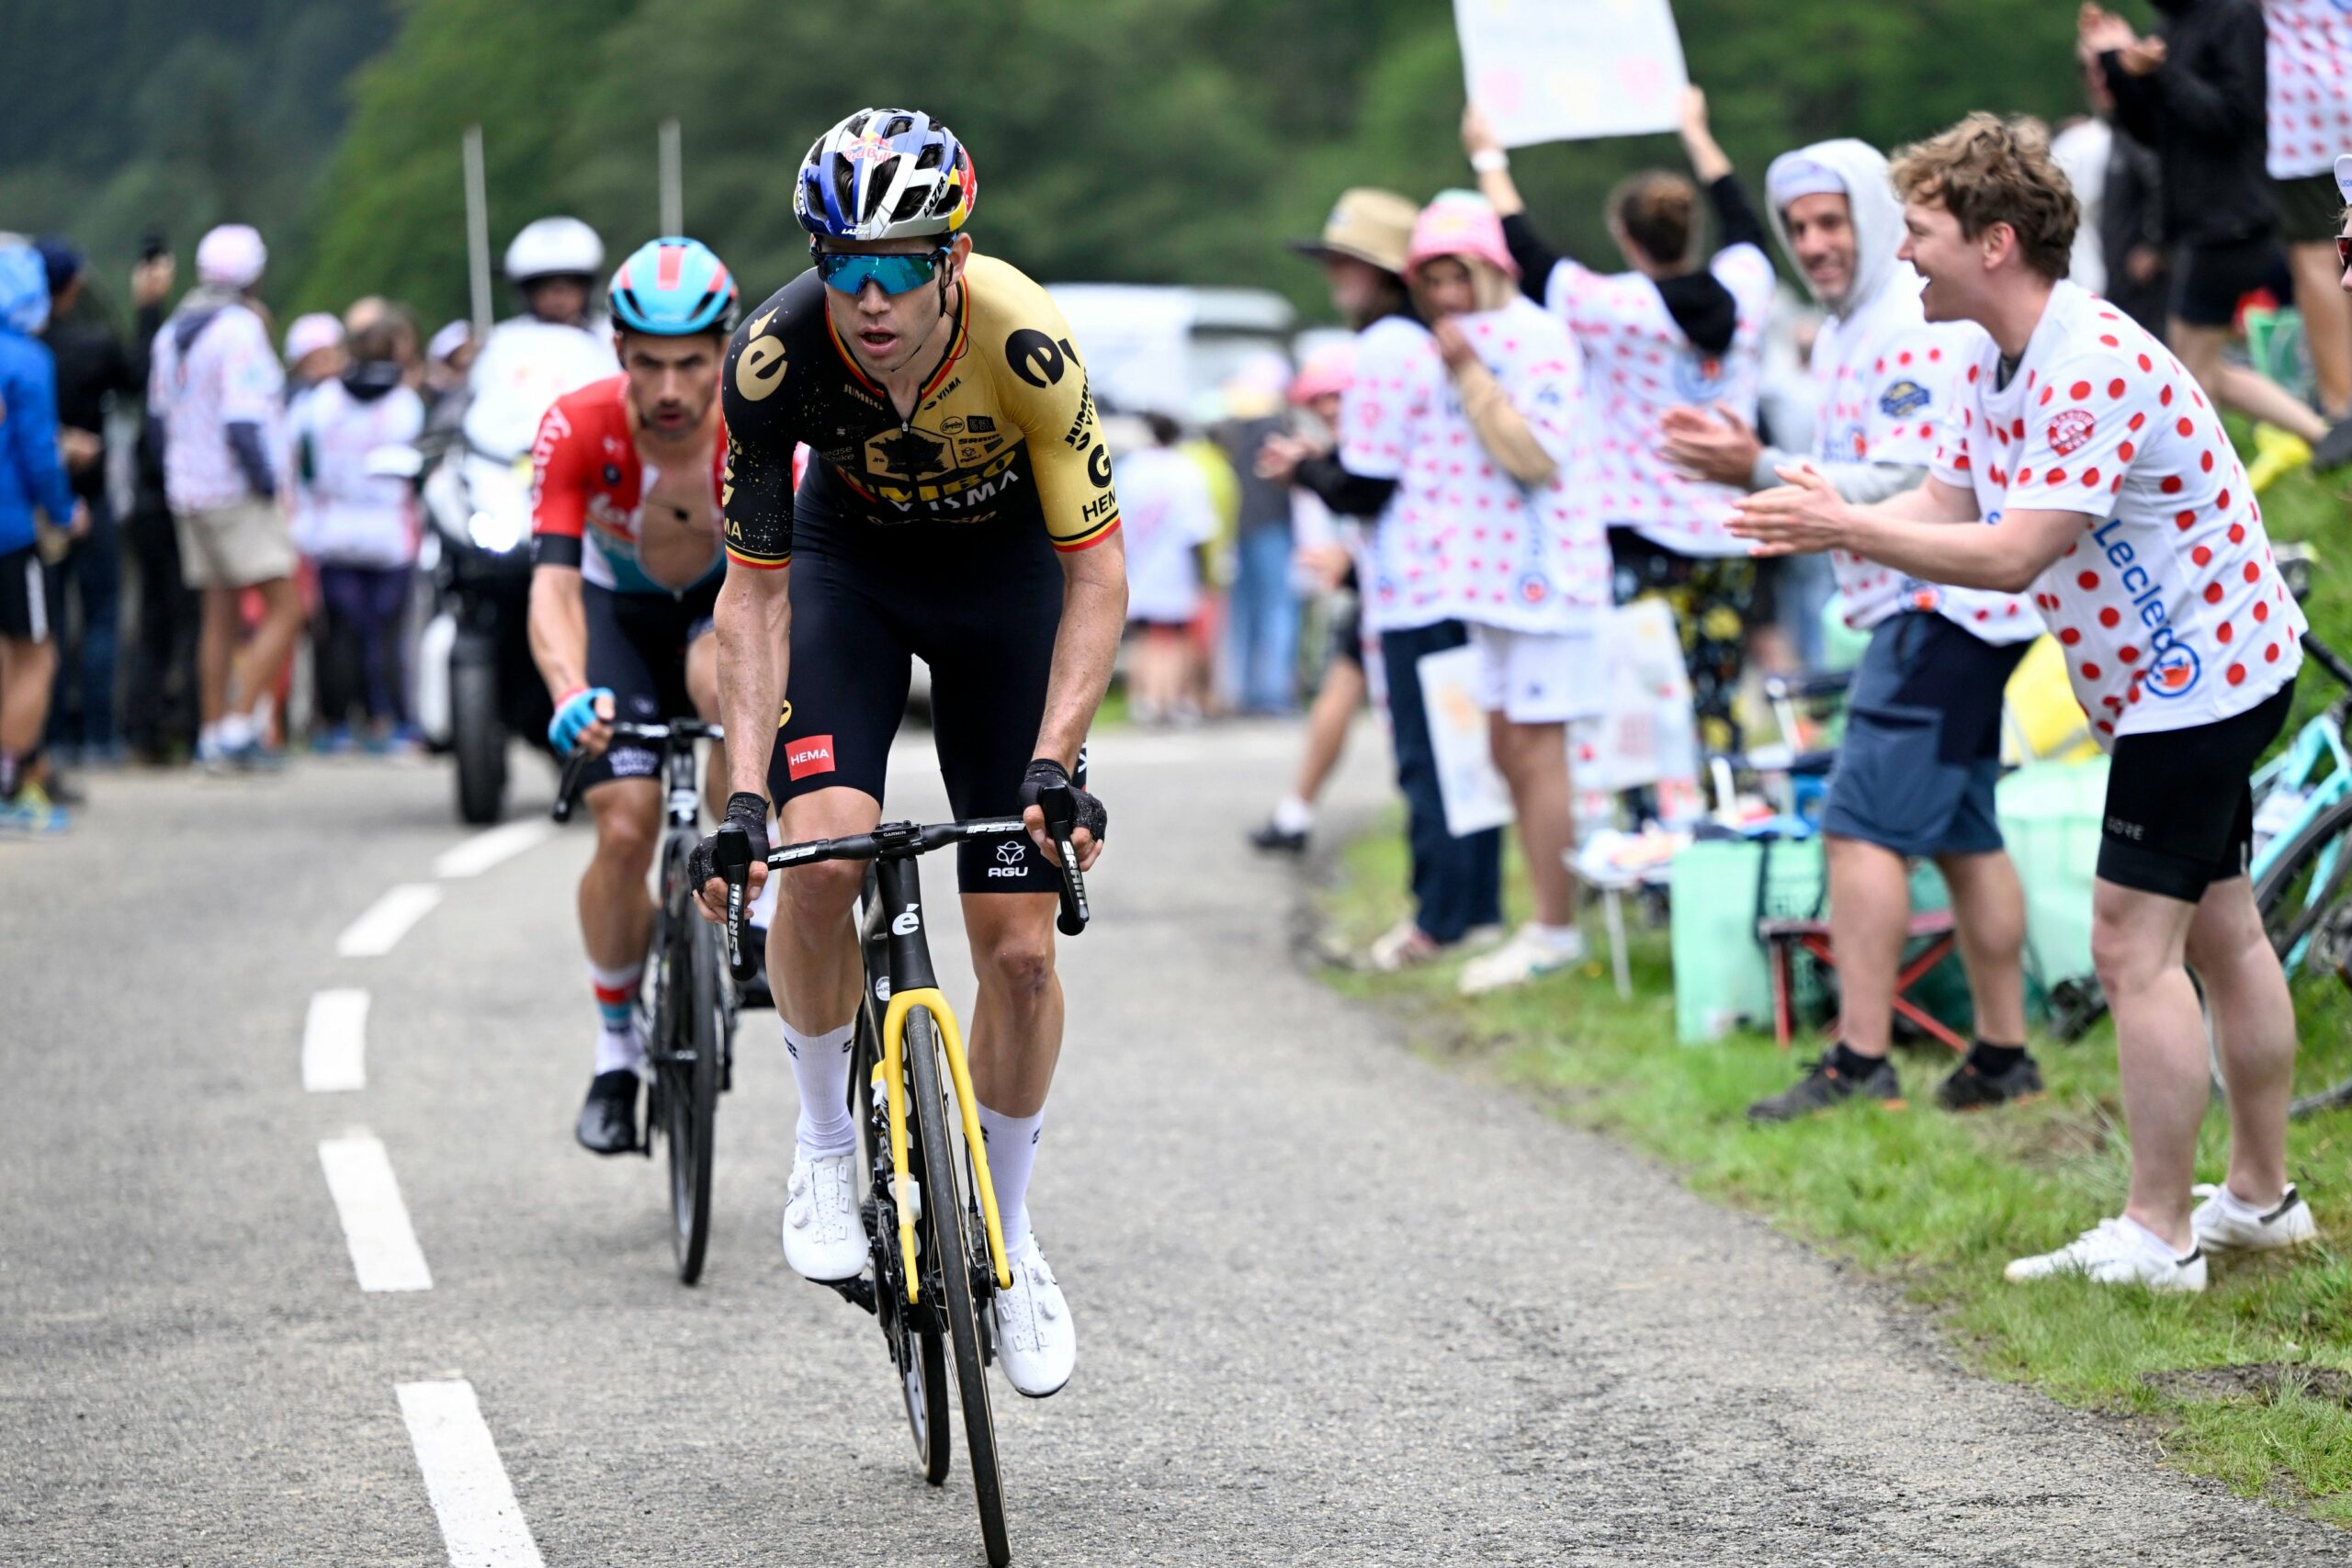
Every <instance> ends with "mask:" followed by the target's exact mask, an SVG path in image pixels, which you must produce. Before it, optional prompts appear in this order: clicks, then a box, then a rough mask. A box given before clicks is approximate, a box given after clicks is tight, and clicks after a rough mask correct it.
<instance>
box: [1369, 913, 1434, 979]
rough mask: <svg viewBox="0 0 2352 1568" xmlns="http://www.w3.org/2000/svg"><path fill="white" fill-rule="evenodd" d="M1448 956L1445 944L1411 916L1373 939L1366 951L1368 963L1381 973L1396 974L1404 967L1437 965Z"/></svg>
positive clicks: (1413, 967)
mask: <svg viewBox="0 0 2352 1568" xmlns="http://www.w3.org/2000/svg"><path fill="white" fill-rule="evenodd" d="M1444 956H1445V945H1444V944H1443V943H1442V942H1432V941H1430V938H1429V937H1428V936H1427V935H1425V934H1423V932H1422V931H1421V928H1420V927H1419V926H1417V925H1415V924H1414V923H1413V922H1412V920H1411V919H1409V918H1408V919H1402V920H1399V921H1397V923H1396V924H1395V925H1393V926H1391V927H1389V928H1388V929H1387V930H1386V931H1383V932H1381V933H1380V934H1379V935H1378V936H1376V937H1374V938H1373V939H1372V946H1371V947H1369V948H1367V949H1365V951H1364V963H1365V964H1367V965H1368V966H1369V967H1371V968H1372V969H1374V970H1376V971H1377V972H1379V973H1380V974H1383V975H1394V974H1396V973H1397V971H1398V970H1400V969H1415V968H1419V966H1420V965H1422V964H1434V963H1436V962H1437V961H1438V960H1439V959H1441V958H1442V957H1444Z"/></svg>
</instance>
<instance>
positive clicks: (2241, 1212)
mask: <svg viewBox="0 0 2352 1568" xmlns="http://www.w3.org/2000/svg"><path fill="white" fill-rule="evenodd" d="M2195 1190H2196V1194H2197V1196H2198V1197H2199V1198H2202V1199H2203V1200H2205V1201H2203V1202H2201V1203H2199V1204H2198V1205H2197V1210H2196V1212H2195V1213H2192V1214H2190V1215H2189V1216H2188V1223H2189V1224H2190V1225H2191V1226H2192V1227H2194V1228H2195V1230H2196V1232H2197V1245H2198V1246H2199V1247H2211V1249H2212V1250H2213V1251H2215V1252H2275V1251H2277V1250H2278V1248H2280V1247H2301V1246H2302V1245H2303V1244H2304V1243H2305V1242H2311V1241H2317V1240H2318V1239H2319V1222H2318V1221H2316V1220H2314V1219H2312V1206H2311V1205H2310V1204H2309V1203H2306V1202H2304V1201H2303V1195H2302V1194H2301V1193H2300V1192H2298V1191H2296V1190H2295V1187H2294V1183H2292V1182H2289V1183H2288V1184H2287V1192H2286V1195H2285V1196H2284V1197H2282V1198H2280V1199H2279V1200H2278V1207H2277V1208H2274V1209H2272V1210H2271V1211H2270V1212H2269V1213H2264V1212H2262V1211H2261V1210H2259V1209H2256V1208H2252V1207H2250V1206H2248V1205H2247V1204H2245V1203H2242V1202H2240V1201H2238V1199H2237V1196H2236V1194H2234V1193H2232V1192H2229V1191H2227V1190H2224V1189H2223V1188H2222V1187H2220V1186H2202V1185H2200V1186H2199V1187H2198V1188H2196V1189H2195Z"/></svg>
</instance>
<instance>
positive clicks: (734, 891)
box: [710, 822, 759, 984]
mask: <svg viewBox="0 0 2352 1568" xmlns="http://www.w3.org/2000/svg"><path fill="white" fill-rule="evenodd" d="M710 859H711V864H712V865H713V866H714V867H715V868H716V869H717V870H718V874H719V875H720V876H722V877H724V878H726V881H727V919H726V922H725V924H726V927H727V972H728V973H729V974H730V975H732V976H735V978H736V980H737V981H739V982H741V983H746V984H748V983H749V982H750V980H751V978H752V976H753V975H755V974H757V973H758V972H759V960H758V957H757V955H755V954H752V953H749V952H747V951H746V950H747V949H748V948H749V946H750V945H751V944H750V943H749V942H745V941H744V939H743V923H744V911H743V897H744V894H745V892H746V891H747V890H748V889H749V887H750V886H751V880H752V836H751V834H749V833H747V832H745V831H744V830H743V825H742V824H741V823H740V822H725V823H721V824H720V825H719V829H718V834H717V835H716V836H715V839H714V840H713V842H712V844H711V851H710Z"/></svg>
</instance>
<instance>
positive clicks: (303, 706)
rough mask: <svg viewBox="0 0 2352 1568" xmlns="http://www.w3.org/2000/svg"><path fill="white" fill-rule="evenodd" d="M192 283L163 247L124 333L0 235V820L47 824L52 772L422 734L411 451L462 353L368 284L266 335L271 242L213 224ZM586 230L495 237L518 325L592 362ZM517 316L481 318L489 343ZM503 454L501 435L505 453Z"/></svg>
mask: <svg viewBox="0 0 2352 1568" xmlns="http://www.w3.org/2000/svg"><path fill="white" fill-rule="evenodd" d="M194 260H195V271H196V282H195V286H194V287H193V288H186V289H184V290H178V291H177V292H176V294H175V285H176V283H177V271H176V267H175V261H174V258H173V256H172V255H171V254H170V253H169V252H168V250H166V249H165V248H164V246H163V244H162V243H161V242H160V240H157V241H155V242H153V243H151V245H150V246H149V249H148V253H147V254H145V255H144V256H143V257H142V258H141V260H140V262H139V263H138V265H136V267H135V268H134V269H133V270H132V272H131V275H130V288H129V295H130V308H131V311H130V331H129V332H128V333H124V332H123V331H122V330H121V329H120V327H119V324H118V321H117V319H116V318H117V314H118V312H117V311H116V310H114V309H113V308H112V301H111V299H110V298H109V296H108V290H107V288H106V285H105V284H104V282H103V280H99V279H96V278H94V277H93V276H92V268H91V266H90V264H89V262H88V259H87V258H86V257H85V255H84V254H83V253H82V252H81V251H80V250H79V249H78V248H77V247H76V246H75V244H74V242H73V241H72V240H71V239H70V238H67V237H65V236H62V235H44V236H41V237H40V238H38V239H35V240H25V239H22V238H19V237H17V236H12V235H0V376H5V378H6V379H5V381H0V410H4V411H5V414H0V417H4V418H5V424H6V443H5V448H4V449H5V452H6V462H5V464H0V467H5V468H6V476H5V477H6V479H7V481H8V482H7V483H6V485H0V583H5V584H6V590H7V591H6V592H0V792H4V793H5V795H6V811H5V813H4V814H0V824H5V827H6V830H9V831H13V832H17V833H53V832H59V831H62V830H64V829H66V828H67V827H68V826H69V825H70V823H71V814H70V808H71V807H73V806H74V805H76V804H78V803H79V794H80V792H79V791H78V790H77V789H76V788H75V786H74V783H73V779H74V774H75V773H77V772H79V771H81V770H84V769H89V770H107V769H112V768H118V767H120V766H122V765H123V764H124V763H125V762H127V761H140V762H143V763H147V764H151V765H154V766H161V767H169V766H175V765H182V764H188V763H193V764H196V765H198V766H199V767H201V768H204V769H206V770H207V771H209V772H212V773H221V774H233V773H240V772H246V771H252V770H255V769H266V768H269V767H272V766H274V765H276V764H277V762H278V761H280V760H281V759H282V758H283V756H284V754H285V751H286V749H287V748H288V745H289V744H294V745H302V746H307V747H309V748H310V749H311V750H316V751H319V752H322V753H330V754H332V753H340V752H365V753H368V754H372V755H380V756H401V755H406V754H411V753H413V752H415V751H418V750H422V747H423V741H422V737H421V735H420V732H419V728H418V724H417V716H416V712H415V704H416V685H415V673H416V672H415V670H414V660H415V655H416V648H417V644H418V638H419V632H420V628H421V626H422V623H423V617H424V613H425V611H426V609H427V607H428V604H429V598H430V594H429V590H428V589H427V587H426V585H424V583H423V582H421V581H420V576H419V565H420V561H421V560H422V561H424V563H425V564H427V565H429V564H430V563H431V560H432V558H433V556H434V552H435V542H434V541H432V540H430V539H429V537H428V531H427V530H426V529H425V527H424V519H423V514H422V511H421V508H420V504H419V500H418V491H417V486H416V484H415V482H414V481H415V479H416V477H417V474H418V472H419V465H420V463H421V462H422V460H423V452H424V451H429V450H432V449H433V448H434V447H435V445H436V444H439V445H444V446H446V445H447V444H448V443H449V442H450V441H452V440H454V439H455V437H456V435H457V431H458V421H459V420H460V419H461V418H462V417H463V416H464V414H465V412H466V411H467V409H468V408H469V375H470V372H471V370H472V368H473V366H474V363H475V360H476V357H477V355H478V353H479V352H480V351H481V348H482V347H483V346H484V345H483V344H481V343H478V342H477V340H476V336H475V333H474V329H473V327H472V325H471V324H470V323H469V322H468V321H450V322H447V324H445V325H443V326H441V327H440V328H439V329H438V330H437V331H435V332H434V333H432V334H431V335H430V336H429V337H428V336H426V335H425V334H424V332H423V331H422V329H421V327H420V325H419V323H418V321H417V318H416V315H415V313H414V312H413V310H410V309H409V308H408V307H406V306H405V305H402V304H401V303H399V302H397V301H394V300H390V299H381V298H378V297H374V296H369V297H367V298H362V299H356V300H354V301H352V302H351V304H350V305H348V306H347V307H346V308H345V310H342V311H341V312H340V313H339V314H338V313H331V312H323V311H314V312H311V313H307V314H303V315H300V316H297V317H295V318H294V319H293V320H292V321H289V322H287V323H286V324H285V325H284V327H283V330H282V331H281V330H280V328H279V325H278V323H277V320H276V318H275V317H274V316H273V314H272V312H271V310H270V308H269V306H268V305H267V304H266V303H265V301H264V298H263V292H264V287H265V279H266V273H267V267H268V260H269V254H268V247H267V245H266V243H265V241H264V240H263V238H262V236H261V235H260V234H259V233H257V232H256V231H254V230H253V229H252V228H250V227H248V226H246V225H243V224H235V223H232V224H223V225H221V226H220V227H217V228H215V229H213V230H211V231H209V232H207V233H206V234H205V235H204V236H203V237H202V239H201V241H200V242H199V243H198V245H197V247H196V253H195V258H194ZM602 264H603V247H602V245H601V243H599V242H598V241H597V239H596V237H595V235H594V232H593V231H589V230H588V229H587V227H586V226H585V225H584V224H581V223H579V222H578V221H577V220H571V219H554V220H540V221H539V222H537V223H535V224H532V225H529V226H526V229H525V230H524V231H522V233H521V234H519V235H518V236H517V238H516V240H515V244H514V246H513V247H512V248H510V250H509V252H508V254H507V271H508V274H509V276H510V278H511V279H512V281H513V282H514V283H515V286H516V288H517V289H518V291H519V296H520V300H521V303H522V307H523V309H522V311H521V313H520V314H519V315H518V316H517V317H516V318H515V321H516V322H522V323H528V324H529V326H531V327H533V328H537V329H553V330H556V331H559V332H560V333H562V334H563V335H565V336H567V337H571V338H575V339H577V340H578V342H579V344H580V345H581V346H580V347H579V348H578V350H577V351H576V354H575V356H574V357H575V362H576V363H577V364H578V365H582V366H586V367H589V370H588V371H580V370H572V371H571V372H569V373H571V374H573V375H575V376H577V375H580V374H585V373H589V372H590V371H593V370H594V368H596V367H601V366H602V365H603V364H604V363H605V361H607V360H609V359H610V356H611V347H610V337H609V333H608V332H606V331H605V328H604V325H603V322H602V320H601V318H599V317H597V316H595V315H594V313H593V312H592V310H591V306H592V303H593V301H594V292H595V288H596V284H597V282H598V281H599V276H598V275H599V273H600V270H601V267H602ZM514 324H515V323H513V322H509V323H502V324H501V325H500V326H499V327H498V328H495V329H493V331H492V338H491V340H490V342H491V343H492V344H498V343H500V342H501V341H502V339H501V337H500V334H501V333H507V332H509V329H510V328H511V327H513V325H514ZM515 456H519V452H518V453H517V454H515Z"/></svg>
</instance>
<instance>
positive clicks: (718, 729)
mask: <svg viewBox="0 0 2352 1568" xmlns="http://www.w3.org/2000/svg"><path fill="white" fill-rule="evenodd" d="M605 728H608V729H610V730H611V731H612V732H613V739H611V740H609V741H607V742H605V751H610V750H612V749H613V747H614V746H615V745H616V744H618V743H619V742H621V741H624V740H634V741H637V742H638V743H639V744H640V745H644V746H655V747H659V748H661V749H662V750H663V751H664V752H665V753H666V752H667V751H668V750H669V749H670V746H671V744H672V742H673V740H674V741H675V742H676V743H677V744H679V745H684V746H691V745H693V744H694V743H695V741H697V740H724V739H727V731H726V729H725V728H724V727H723V726H720V725H716V724H707V723H705V722H704V721H703V720H701V719H698V718H673V719H672V720H671V721H670V722H669V723H667V724H633V723H631V722H630V721H628V719H620V718H616V719H614V720H612V721H611V722H610V723H609V724H608V725H606V727H605ZM602 755H604V752H598V753H597V756H602ZM592 761H595V758H594V757H592V756H590V755H589V754H588V752H587V751H585V750H582V749H581V748H580V747H577V746H575V747H573V748H572V749H571V756H569V757H566V758H565V759H564V761H563V775H562V777H560V779H558V780H557V781H556V786H555V805H554V806H553V807H549V808H548V816H550V817H552V818H555V819H556V820H557V821H559V822H569V821H571V808H572V807H573V805H574V804H575V803H576V802H577V801H578V800H579V798H580V775H581V773H582V772H584V771H585V770H586V768H587V766H588V764H589V763H590V762H592Z"/></svg>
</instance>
